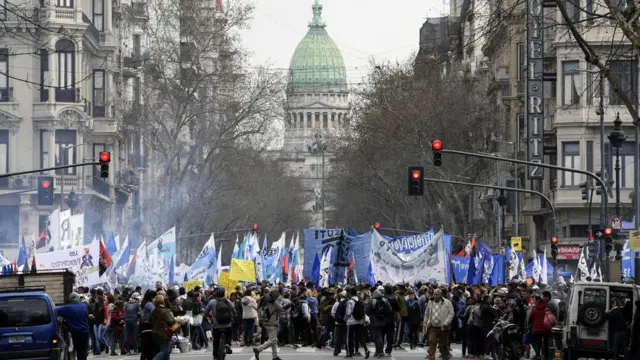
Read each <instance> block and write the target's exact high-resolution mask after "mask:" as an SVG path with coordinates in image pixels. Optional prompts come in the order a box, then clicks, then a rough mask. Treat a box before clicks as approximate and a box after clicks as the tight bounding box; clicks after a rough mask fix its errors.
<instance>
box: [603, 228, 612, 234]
mask: <svg viewBox="0 0 640 360" xmlns="http://www.w3.org/2000/svg"><path fill="white" fill-rule="evenodd" d="M604 234H605V235H607V236H609V235H611V234H613V229H612V228H610V227H608V228H605V229H604Z"/></svg>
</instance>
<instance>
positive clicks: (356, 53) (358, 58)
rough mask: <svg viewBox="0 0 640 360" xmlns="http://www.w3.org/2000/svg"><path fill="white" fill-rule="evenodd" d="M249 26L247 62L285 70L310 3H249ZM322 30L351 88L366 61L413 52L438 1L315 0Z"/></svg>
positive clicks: (440, 12) (441, 5) (288, 0)
mask: <svg viewBox="0 0 640 360" xmlns="http://www.w3.org/2000/svg"><path fill="white" fill-rule="evenodd" d="M253 1H254V3H255V6H256V9H255V14H254V20H253V25H252V27H251V29H250V30H249V31H246V32H245V34H244V43H245V46H246V47H247V48H248V49H249V50H250V51H252V52H253V55H254V57H253V59H252V63H253V64H254V65H257V64H269V65H271V67H275V68H282V69H287V68H288V67H289V61H290V60H291V56H292V55H293V52H294V50H295V48H296V46H297V45H298V43H299V42H300V40H302V38H303V37H304V35H305V34H306V32H307V25H308V24H309V21H311V18H312V13H311V5H312V4H313V0H253ZM321 4H322V5H323V7H324V8H323V12H322V17H323V19H324V21H325V22H326V24H327V31H328V32H329V35H330V36H331V38H332V39H333V40H334V41H335V42H336V44H337V45H338V47H339V48H340V50H341V51H342V56H343V58H344V61H345V66H346V68H347V75H348V78H349V82H350V83H351V84H356V83H358V82H360V81H361V79H362V78H363V77H364V76H366V74H367V72H368V70H369V66H368V63H369V59H370V58H372V57H373V58H375V59H376V60H378V61H381V62H384V61H396V60H401V61H404V60H406V59H407V58H408V57H409V55H410V54H412V53H414V52H415V51H417V50H418V41H419V30H420V27H421V26H422V24H423V23H424V21H425V20H426V18H427V17H437V16H441V15H443V9H444V8H445V6H446V9H448V2H447V3H446V5H445V3H443V1H442V0H321Z"/></svg>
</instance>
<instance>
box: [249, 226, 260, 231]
mask: <svg viewBox="0 0 640 360" xmlns="http://www.w3.org/2000/svg"><path fill="white" fill-rule="evenodd" d="M259 228H260V226H258V224H253V226H252V227H251V230H253V231H258V229H259Z"/></svg>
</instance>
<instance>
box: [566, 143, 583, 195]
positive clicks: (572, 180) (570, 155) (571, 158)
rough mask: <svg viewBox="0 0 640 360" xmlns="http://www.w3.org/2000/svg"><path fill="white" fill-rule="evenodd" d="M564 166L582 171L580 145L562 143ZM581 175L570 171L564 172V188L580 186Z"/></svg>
mask: <svg viewBox="0 0 640 360" xmlns="http://www.w3.org/2000/svg"><path fill="white" fill-rule="evenodd" d="M562 166H564V167H568V168H571V169H580V143H579V142H563V143H562ZM580 179H581V175H580V174H575V173H572V172H568V171H563V172H562V186H578V185H579V184H580Z"/></svg>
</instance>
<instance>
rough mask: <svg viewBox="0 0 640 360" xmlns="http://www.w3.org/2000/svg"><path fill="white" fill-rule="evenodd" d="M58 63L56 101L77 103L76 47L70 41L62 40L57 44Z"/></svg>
mask: <svg viewBox="0 0 640 360" xmlns="http://www.w3.org/2000/svg"><path fill="white" fill-rule="evenodd" d="M56 55H58V56H57V61H58V83H57V84H56V101H61V102H76V101H77V96H76V92H75V76H76V74H75V68H76V59H75V46H74V45H73V43H72V42H71V41H70V40H67V39H62V40H59V41H58V42H57V43H56Z"/></svg>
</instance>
